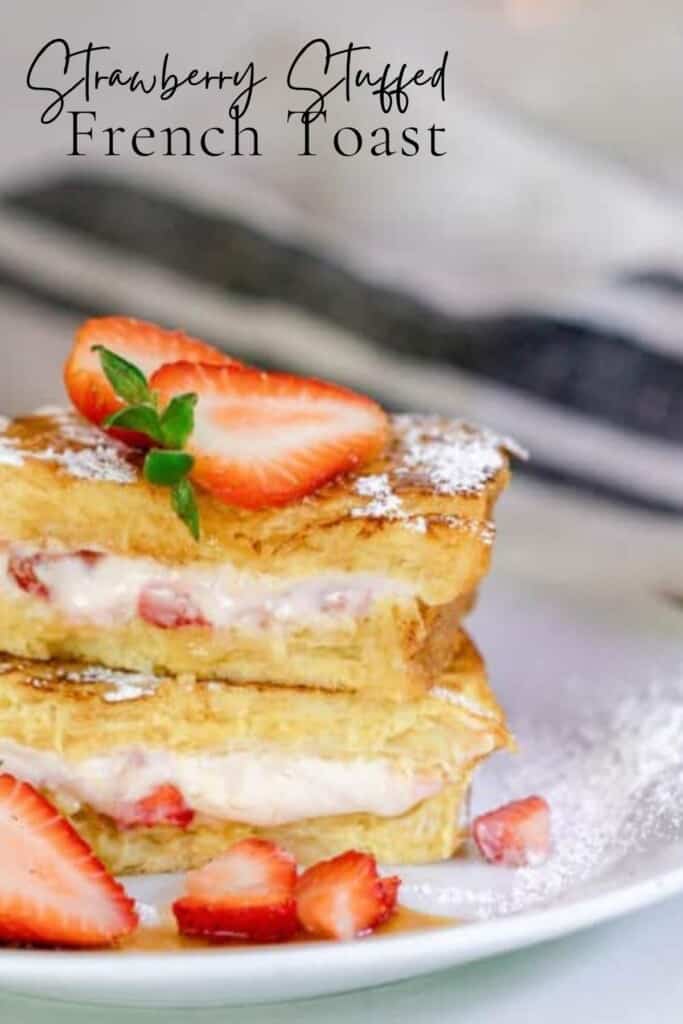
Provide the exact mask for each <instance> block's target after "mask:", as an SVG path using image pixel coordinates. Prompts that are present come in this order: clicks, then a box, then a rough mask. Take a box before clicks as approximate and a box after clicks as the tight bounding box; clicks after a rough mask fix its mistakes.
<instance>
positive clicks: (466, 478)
mask: <svg viewBox="0 0 683 1024" xmlns="http://www.w3.org/2000/svg"><path fill="white" fill-rule="evenodd" d="M392 426H393V430H394V435H395V438H396V441H395V445H394V449H393V451H392V453H391V455H390V459H391V465H390V468H389V470H387V471H384V472H380V473H373V474H369V475H365V476H360V477H358V479H357V480H356V481H355V484H354V489H355V491H356V494H358V495H359V496H360V497H362V498H366V499H368V500H367V501H366V503H365V504H364V505H358V506H357V507H354V508H352V509H351V515H352V517H354V518H365V519H390V520H400V521H402V522H403V523H404V525H405V526H406V528H407V529H411V530H414V531H415V532H416V533H426V532H427V529H428V526H429V523H430V522H435V521H438V522H440V523H442V524H445V525H447V526H451V527H453V528H454V529H459V530H463V529H471V530H474V531H475V532H476V533H477V534H478V535H479V536H481V538H482V540H484V542H485V543H491V542H492V541H493V539H494V531H493V526H492V524H491V523H487V522H486V523H480V522H477V521H475V520H468V519H467V518H461V517H459V516H457V515H433V514H432V515H424V514H422V515H420V514H417V515H416V514H415V513H414V512H410V511H409V510H408V509H407V508H406V505H405V503H404V501H403V499H402V497H401V490H402V489H403V488H409V487H410V488H417V489H423V490H424V491H426V492H427V493H429V494H436V495H445V496H448V495H452V496H453V497H455V496H463V495H474V494H478V493H481V492H482V491H483V490H484V489H485V487H486V486H487V484H488V483H489V482H490V481H491V480H492V479H493V478H494V477H495V476H496V475H497V474H498V473H500V472H501V470H503V469H504V467H505V463H506V455H505V452H506V451H513V452H514V453H515V454H517V455H519V456H520V457H526V453H525V452H523V451H521V449H519V448H517V446H516V445H515V444H514V442H512V441H508V440H507V439H504V438H500V437H498V436H497V435H495V434H493V433H491V432H490V431H487V430H481V429H478V428H476V427H472V426H470V425H469V424H467V423H464V422H463V421H461V420H449V419H445V418H443V417H440V416H394V417H393V420H392Z"/></svg>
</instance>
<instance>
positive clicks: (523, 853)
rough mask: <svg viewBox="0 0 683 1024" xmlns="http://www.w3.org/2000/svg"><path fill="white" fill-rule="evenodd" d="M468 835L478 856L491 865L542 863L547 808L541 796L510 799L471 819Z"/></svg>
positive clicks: (547, 850)
mask: <svg viewBox="0 0 683 1024" xmlns="http://www.w3.org/2000/svg"><path fill="white" fill-rule="evenodd" d="M472 835H473V836H474V841H475V843H476V844H477V846H478V848H479V851H480V853H481V855H482V857H484V859H485V860H487V861H489V862H490V863H492V864H504V865H505V866H506V867H511V868H521V867H527V866H532V867H533V866H536V865H538V864H542V863H543V861H544V860H546V858H547V857H548V854H549V853H550V843H551V838H550V807H549V806H548V802H547V801H546V800H544V799H543V797H542V796H528V797H526V798H525V799H524V800H513V801H512V803H509V804H505V805H504V806H503V807H498V808H497V809H496V810H495V811H489V812H488V814H481V815H479V817H478V818H475V819H474V822H473V823H472Z"/></svg>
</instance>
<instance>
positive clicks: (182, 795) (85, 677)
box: [0, 634, 512, 872]
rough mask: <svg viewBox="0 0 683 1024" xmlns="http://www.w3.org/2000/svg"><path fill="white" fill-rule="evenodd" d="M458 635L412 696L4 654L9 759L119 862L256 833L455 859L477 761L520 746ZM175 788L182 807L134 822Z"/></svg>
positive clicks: (2, 747)
mask: <svg viewBox="0 0 683 1024" xmlns="http://www.w3.org/2000/svg"><path fill="white" fill-rule="evenodd" d="M511 744H512V740H511V737H510V734H509V733H508V730H507V726H506V723H505V718H504V715H503V713H502V711H501V709H500V708H499V706H498V704H497V703H496V701H495V699H494V697H493V695H492V694H491V692H490V690H489V688H488V685H487V680H486V673H485V668H484V665H483V662H482V660H481V657H480V656H479V654H478V652H477V650H476V648H475V647H474V645H473V644H472V642H471V641H470V640H469V638H468V637H467V636H466V635H464V634H463V636H462V638H461V642H460V644H459V645H458V652H457V654H455V655H454V657H453V659H452V662H451V665H450V667H449V668H448V670H447V671H446V672H444V673H443V674H442V676H441V677H440V678H439V681H438V685H436V686H435V687H432V688H431V690H430V691H428V692H427V693H426V694H425V696H424V697H422V698H421V699H419V700H417V701H412V702H406V703H398V702H393V701H386V700H378V699H370V698H368V697H364V696H360V695H357V694H349V693H343V692H337V693H330V692H327V691H323V690H317V689H313V688H305V687H280V686H269V685H239V684H234V683H228V682H224V681H211V682H206V681H204V682H202V681H198V680H196V679H195V678H167V679H159V678H154V677H151V676H150V677H147V676H143V675H131V674H125V673H117V672H112V671H110V670H106V669H97V668H92V667H91V668H85V667H83V666H79V665H69V664H66V663H55V662H51V663H44V662H43V663H41V662H33V663H29V662H23V663H20V662H12V661H8V662H6V663H3V664H2V665H0V758H1V759H2V761H3V766H4V770H6V771H9V772H11V773H12V774H15V775H16V776H17V777H19V778H23V779H25V780H26V781H29V782H31V783H32V784H34V785H36V786H38V787H40V788H41V789H42V790H43V791H45V792H46V793H47V794H48V795H49V796H50V798H51V799H53V800H54V801H55V802H56V803H57V804H58V806H59V807H60V808H61V809H62V810H63V811H64V813H66V814H67V815H68V816H69V817H70V818H71V820H72V821H73V822H74V824H75V825H76V827H77V828H79V829H80V830H81V831H82V833H83V834H84V835H85V836H86V838H87V839H88V840H89V841H90V842H91V843H92V844H93V846H94V848H95V850H96V852H97V854H98V855H99V856H100V857H102V858H103V859H104V860H105V862H106V863H107V865H108V866H109V867H110V869H112V870H114V871H116V872H135V871H138V872H145V871H166V870H180V869H184V868H188V867H191V866H196V865H198V864H200V863H202V862H204V861H206V860H208V859H209V858H210V857H211V856H213V855H215V854H216V853H218V852H220V850H222V849H223V848H224V847H225V846H226V845H228V844H229V843H230V842H231V841H233V840H234V839H236V838H239V837H240V836H243V835H247V834H257V835H264V836H269V837H272V838H275V839H276V840H277V841H278V842H281V843H282V844H283V845H285V846H286V847H287V848H288V849H290V850H291V851H292V853H294V854H295V855H296V856H297V857H298V858H299V859H300V860H302V861H304V862H307V861H310V860H315V859H316V858H318V857H322V856H328V855H330V854H333V853H337V852H340V851H341V850H343V849H347V848H349V847H355V848H358V849H363V850H368V851H370V852H372V853H374V854H375V855H376V856H378V857H380V858H381V859H383V860H385V861H391V862H395V863H408V862H418V861H427V860H434V859H439V858H443V857H447V856H450V854H451V853H452V852H453V850H454V849H455V848H456V846H457V845H458V842H459V841H460V839H461V837H462V835H461V826H460V822H459V816H458V809H459V807H460V805H461V804H462V801H463V799H464V797H465V794H466V791H467V786H468V783H469V778H470V775H471V773H472V771H473V770H474V768H475V767H476V765H477V764H478V763H479V761H481V760H482V759H483V758H485V757H487V756H488V755H489V754H491V753H492V752H493V751H494V750H496V749H499V748H502V747H506V746H510V745H511ZM168 787H172V788H173V790H174V791H175V793H176V794H177V799H178V800H180V801H181V805H182V807H184V808H185V810H186V812H187V815H186V816H185V817H184V818H183V819H182V821H181V823H180V824H179V823H178V822H177V821H176V820H174V822H173V823H167V822H166V821H164V820H163V819H162V820H152V821H149V820H147V819H140V821H138V819H136V815H135V808H136V807H139V806H141V805H144V804H145V803H146V801H147V800H148V799H149V798H150V796H151V795H152V794H154V793H155V792H158V791H159V789H160V788H168Z"/></svg>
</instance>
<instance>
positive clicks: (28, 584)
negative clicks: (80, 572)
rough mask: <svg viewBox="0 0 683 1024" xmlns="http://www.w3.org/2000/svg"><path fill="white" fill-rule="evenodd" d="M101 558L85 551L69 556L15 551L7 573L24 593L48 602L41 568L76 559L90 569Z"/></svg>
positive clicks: (47, 589) (9, 560)
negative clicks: (26, 553)
mask: <svg viewBox="0 0 683 1024" xmlns="http://www.w3.org/2000/svg"><path fill="white" fill-rule="evenodd" d="M103 557H104V555H103V554H102V552H100V551H88V550H85V549H84V550H82V551H74V552H72V553H71V554H59V553H57V552H48V551H41V552H39V553H38V554H34V555H23V554H21V552H20V551H15V552H10V555H9V558H8V561H7V572H8V574H9V575H10V576H11V577H12V579H13V580H14V582H15V583H16V585H17V586H18V587H20V588H21V589H22V590H24V591H26V593H27V594H31V595H32V596H33V597H40V598H42V599H43V600H45V601H48V600H49V599H50V588H49V587H48V585H47V584H46V583H45V582H44V580H42V579H41V578H40V568H41V566H43V565H50V564H52V563H54V562H59V561H62V560H63V559H65V558H78V559H80V560H81V561H82V562H83V563H84V564H85V565H86V566H87V567H88V568H92V567H93V566H95V565H97V563H98V562H99V560H100V559H101V558H103Z"/></svg>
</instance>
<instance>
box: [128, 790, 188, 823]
mask: <svg viewBox="0 0 683 1024" xmlns="http://www.w3.org/2000/svg"><path fill="white" fill-rule="evenodd" d="M193 819H194V811H193V810H192V809H191V808H190V807H188V806H187V804H186V803H185V800H184V798H183V794H182V793H181V792H180V790H179V789H176V787H175V786H172V785H171V784H170V783H168V782H167V783H164V784H163V785H161V786H157V787H156V789H153V790H152V792H151V793H150V794H149V795H148V796H145V797H143V798H142V799H141V800H137V801H136V802H135V803H134V804H131V805H130V807H126V808H125V809H123V810H122V811H121V813H120V814H117V817H116V824H117V825H118V826H119V828H151V827H152V826H154V825H176V826H177V827H178V828H187V827H188V825H191V824H192V821H193Z"/></svg>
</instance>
